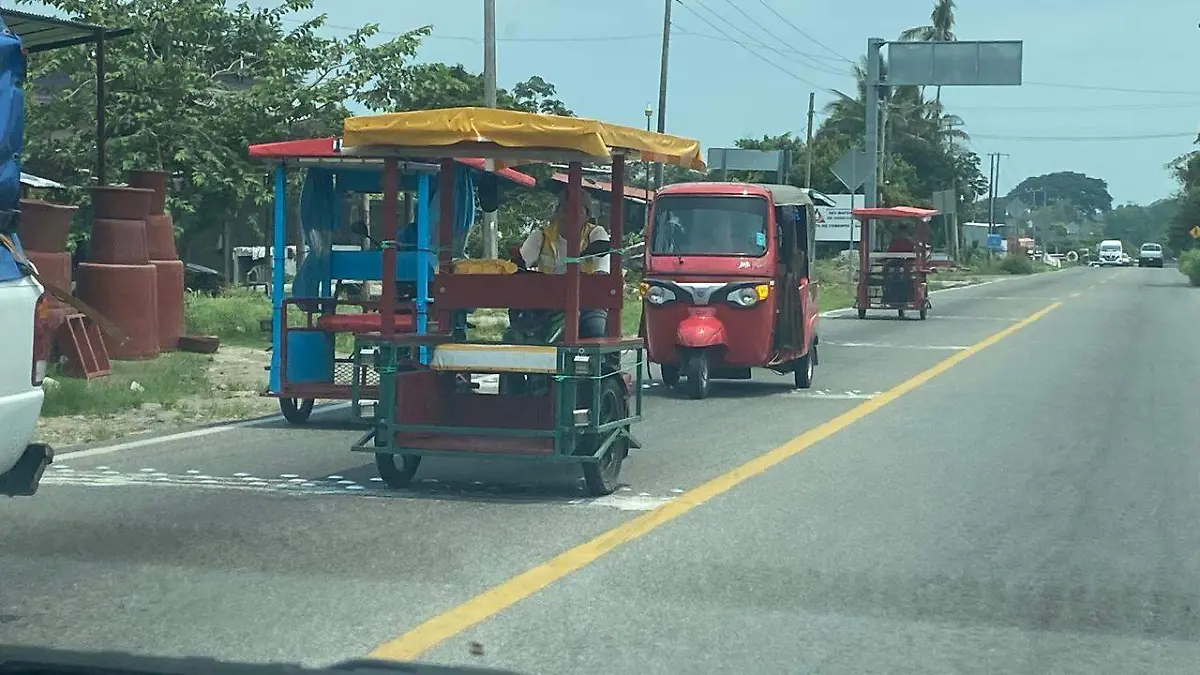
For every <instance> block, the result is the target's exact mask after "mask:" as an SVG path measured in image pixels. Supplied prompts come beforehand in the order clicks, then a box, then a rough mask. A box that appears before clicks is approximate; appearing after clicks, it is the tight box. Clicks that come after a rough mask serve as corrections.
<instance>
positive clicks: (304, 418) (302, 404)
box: [279, 398, 316, 424]
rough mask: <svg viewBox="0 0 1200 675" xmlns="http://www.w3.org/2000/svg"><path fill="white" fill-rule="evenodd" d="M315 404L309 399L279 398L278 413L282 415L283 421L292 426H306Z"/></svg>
mask: <svg viewBox="0 0 1200 675" xmlns="http://www.w3.org/2000/svg"><path fill="white" fill-rule="evenodd" d="M315 402H316V401H315V400H314V399H311V398H281V399H279V411H280V412H282V413H283V419H285V420H287V421H288V422H290V423H292V424H307V423H308V416H309V415H311V414H312V409H313V403H315Z"/></svg>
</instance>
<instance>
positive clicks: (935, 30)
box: [900, 0, 958, 103]
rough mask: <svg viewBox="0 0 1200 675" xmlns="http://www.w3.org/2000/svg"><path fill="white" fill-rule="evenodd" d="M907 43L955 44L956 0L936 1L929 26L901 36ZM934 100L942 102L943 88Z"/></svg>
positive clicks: (912, 29) (906, 32)
mask: <svg viewBox="0 0 1200 675" xmlns="http://www.w3.org/2000/svg"><path fill="white" fill-rule="evenodd" d="M900 39H901V40H903V41H905V42H954V41H955V40H957V39H958V38H956V37H955V35H954V0H934V3H933V11H932V12H930V13H929V25H928V26H916V27H915V28H909V29H908V30H906V31H904V32H903V33H901V34H900ZM934 100H935V101H938V102H939V103H940V102H941V100H942V88H941V87H938V88H937V92H936V94H935V95H934Z"/></svg>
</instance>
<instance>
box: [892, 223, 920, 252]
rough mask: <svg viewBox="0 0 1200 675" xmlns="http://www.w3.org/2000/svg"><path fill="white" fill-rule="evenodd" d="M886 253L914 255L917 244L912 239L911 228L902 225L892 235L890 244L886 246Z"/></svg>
mask: <svg viewBox="0 0 1200 675" xmlns="http://www.w3.org/2000/svg"><path fill="white" fill-rule="evenodd" d="M887 252H888V253H916V252H917V243H916V242H915V241H913V238H912V228H911V227H909V225H908V224H907V223H902V224H901V225H900V226H899V227H898V228H896V233H895V234H893V235H892V243H891V244H890V245H888V250H887Z"/></svg>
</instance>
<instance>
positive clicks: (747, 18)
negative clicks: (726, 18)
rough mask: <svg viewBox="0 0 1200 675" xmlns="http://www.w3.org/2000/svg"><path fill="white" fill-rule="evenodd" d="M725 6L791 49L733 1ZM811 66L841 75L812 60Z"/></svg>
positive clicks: (729, 1)
mask: <svg viewBox="0 0 1200 675" xmlns="http://www.w3.org/2000/svg"><path fill="white" fill-rule="evenodd" d="M725 4H727V5H729V6H730V7H732V8H733V9H734V11H736V12H737V13H738V14H741V15H742V16H744V17H746V20H747V21H749V22H750V23H752V24H754V26H755V27H756V28H758V29H759V30H761V31H762V32H764V33H766V34H767V35H769V36H771V37H772V38H774V39H775V41H776V42H778V43H780V44H782V45H784V46H785V47H791V43H790V42H788V41H787V40H784V39H783V38H781V37H779V36H778V35H776V34H774V33H772V32H771V29H770V28H767V27H766V26H764V25H762V24H761V23H759V22H758V20H757V19H755V18H754V17H753V16H750V14H749V13H747V12H746V10H744V9H742V8H741V7H738V6H737V5H735V4H734V3H733V0H725ZM810 60H812V59H810ZM813 64H814V66H816V67H818V69H819V70H820V69H823V70H825V71H826V72H833V73H834V74H838V75H840V74H842V73H840V72H838V71H830V70H829V69H828V68H827V67H826V66H824V65H823V64H820V63H817V62H816V61H815V60H813Z"/></svg>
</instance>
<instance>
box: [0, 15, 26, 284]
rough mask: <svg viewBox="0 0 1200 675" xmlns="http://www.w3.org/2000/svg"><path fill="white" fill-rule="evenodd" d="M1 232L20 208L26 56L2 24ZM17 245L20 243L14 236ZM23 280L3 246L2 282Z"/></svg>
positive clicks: (9, 226)
mask: <svg viewBox="0 0 1200 675" xmlns="http://www.w3.org/2000/svg"><path fill="white" fill-rule="evenodd" d="M0 29H2V32H0V232H3V231H7V230H10V229H12V227H13V226H14V225H15V224H16V215H17V213H18V212H19V210H20V208H21V152H22V151H23V150H24V145H25V95H24V92H22V90H21V86H22V84H24V82H25V54H24V52H23V51H22V50H21V38H19V37H17V36H16V35H14V34H12V33H11V32H9V30H8V27H7V26H4V23H3V20H0ZM13 241H14V243H16V244H17V246H20V245H21V244H20V242H19V241H17V238H16V237H15V236H13ZM22 276H24V273H22V272H21V271H20V270H19V269H18V268H17V265H16V262H15V261H14V260H13V258H12V254H11V253H9V252H8V251H7V250H6V249H5V248H4V247H2V246H0V281H12V280H13V279H19V278H21V277H22Z"/></svg>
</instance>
